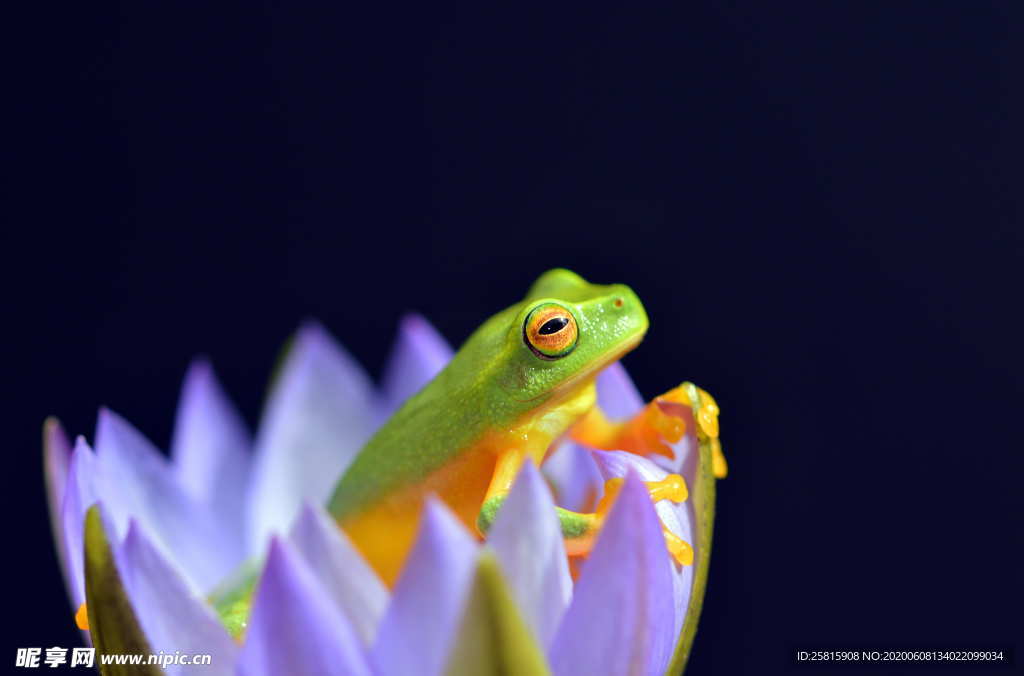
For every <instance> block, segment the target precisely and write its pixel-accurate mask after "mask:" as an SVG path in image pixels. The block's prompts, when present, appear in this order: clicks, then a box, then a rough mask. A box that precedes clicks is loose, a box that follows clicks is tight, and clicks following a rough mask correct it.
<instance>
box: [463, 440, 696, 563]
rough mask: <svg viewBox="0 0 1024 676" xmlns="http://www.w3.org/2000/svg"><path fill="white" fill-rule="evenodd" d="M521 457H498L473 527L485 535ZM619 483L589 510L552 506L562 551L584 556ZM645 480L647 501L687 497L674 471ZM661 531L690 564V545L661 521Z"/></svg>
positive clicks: (608, 483)
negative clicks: (557, 521)
mask: <svg viewBox="0 0 1024 676" xmlns="http://www.w3.org/2000/svg"><path fill="white" fill-rule="evenodd" d="M525 456H526V454H525V453H523V452H522V451H518V450H512V451H507V452H505V453H503V454H501V455H500V456H499V457H498V462H497V465H496V466H495V471H494V475H493V477H492V478H491V484H490V487H489V488H488V489H487V495H486V497H485V498H484V503H483V506H482V507H481V509H480V513H479V515H478V516H477V528H478V529H479V530H480V532H481V533H482V534H486V533H487V531H488V530H490V528H491V524H493V523H494V519H495V518H496V517H497V515H498V510H499V509H500V508H501V505H502V504H503V503H504V502H505V498H507V497H508V493H509V490H510V489H511V488H512V482H513V481H514V480H515V477H516V475H517V474H518V472H519V468H520V467H521V466H522V463H523V459H524V458H525ZM623 482H624V480H623V479H621V478H614V479H609V480H608V481H606V482H605V485H604V496H603V497H602V498H601V501H600V502H599V503H598V505H597V508H596V509H595V511H593V512H573V511H571V510H568V509H563V508H562V507H555V511H556V512H557V514H558V520H559V523H560V525H561V529H562V537H564V538H565V548H566V552H567V553H568V554H569V555H570V556H579V555H586V554H588V553H589V552H590V550H591V548H592V547H593V545H594V542H595V541H596V536H597V534H598V533H599V532H600V530H601V526H602V525H604V520H605V517H606V516H607V515H608V512H609V510H610V509H611V506H612V504H614V502H615V498H616V497H617V496H618V494H619V491H620V490H621V488H622V484H623ZM645 483H646V485H647V490H648V491H649V492H650V494H651V500H652V501H654V502H657V501H659V500H671V501H672V502H683V501H684V500H686V498H687V497H688V491H687V488H686V482H685V480H684V479H683V477H681V476H679V475H678V474H669V475H668V476H666V477H665V478H664V479H662V480H661V481H647V482H645ZM662 532H663V533H664V535H665V544H666V546H667V547H668V550H669V553H670V554H672V557H673V558H674V559H675V560H676V561H677V562H678V563H680V564H681V565H684V566H688V565H691V564H692V563H693V548H692V547H691V546H690V544H689V543H688V542H686V541H685V540H683V539H682V538H680V537H679V536H677V535H676V534H675V533H672V532H671V531H670V530H669V529H668V528H666V527H665V526H664V524H663V525H662Z"/></svg>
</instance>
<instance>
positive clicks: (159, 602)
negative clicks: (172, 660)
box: [116, 520, 238, 676]
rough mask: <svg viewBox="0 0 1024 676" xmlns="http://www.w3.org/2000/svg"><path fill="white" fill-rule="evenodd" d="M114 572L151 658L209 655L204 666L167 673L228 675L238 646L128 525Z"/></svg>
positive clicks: (172, 667)
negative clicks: (168, 655)
mask: <svg viewBox="0 0 1024 676" xmlns="http://www.w3.org/2000/svg"><path fill="white" fill-rule="evenodd" d="M116 556H117V567H118V571H119V572H120V575H121V581H122V583H123V584H124V586H125V590H126V591H127V593H128V597H129V598H130V599H131V602H132V608H133V609H134V610H135V616H136V618H138V621H139V624H140V626H141V627H142V631H143V632H144V633H145V634H146V639H147V641H148V643H149V647H150V648H151V650H152V651H153V652H154V653H159V652H161V651H162V652H164V653H166V654H170V655H173V654H175V653H176V652H179V651H180V652H181V653H187V654H199V653H201V654H209V655H210V656H211V659H210V664H209V665H208V666H191V665H189V666H183V665H173V664H172V665H168V666H167V667H166V668H165V671H166V672H167V673H168V674H183V675H184V674H192V673H200V674H224V675H225V676H226V675H227V674H231V673H233V671H234V661H235V655H236V653H237V652H238V646H237V645H236V644H235V642H234V641H233V640H232V639H231V637H230V636H229V635H228V633H227V631H226V630H225V629H224V626H223V625H222V624H221V623H220V621H219V620H218V619H217V616H216V615H215V614H214V612H213V610H212V609H211V608H210V606H209V605H208V604H207V603H206V602H205V601H204V600H203V599H202V598H201V597H200V596H198V595H197V594H196V592H195V590H193V589H192V588H190V587H189V585H188V583H187V582H186V581H185V580H184V579H183V578H182V577H181V576H180V574H179V571H177V570H176V569H175V567H174V565H173V564H171V563H170V562H169V561H167V560H166V559H165V558H164V557H163V555H161V554H160V552H159V551H158V550H157V548H156V547H155V546H154V545H153V544H152V543H151V542H150V540H149V539H148V538H147V537H146V536H145V535H143V533H142V532H141V529H140V527H139V526H138V524H137V523H136V522H135V521H134V520H133V521H132V522H131V523H130V525H129V526H128V535H127V536H126V537H125V540H124V543H123V544H122V545H121V546H120V547H119V548H118V550H117V555H116Z"/></svg>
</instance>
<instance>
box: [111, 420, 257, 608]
mask: <svg viewBox="0 0 1024 676" xmlns="http://www.w3.org/2000/svg"><path fill="white" fill-rule="evenodd" d="M96 457H97V460H98V464H99V467H100V477H101V486H102V489H101V491H100V495H102V497H103V501H104V503H105V504H106V505H107V507H108V508H109V510H110V516H111V519H112V525H113V527H114V530H115V533H116V534H117V535H118V537H123V536H124V534H125V533H126V531H127V529H128V519H129V518H131V517H135V518H136V519H138V520H139V523H140V524H142V525H143V526H144V527H145V528H146V532H147V533H150V534H151V535H152V536H153V539H154V542H155V544H156V545H157V546H158V547H159V548H160V549H161V551H162V552H163V553H164V554H165V555H166V556H167V557H168V558H169V559H170V560H172V561H173V562H174V563H175V564H177V565H178V567H179V568H181V569H182V570H183V571H184V572H185V574H186V575H187V576H188V578H189V581H190V582H191V583H192V584H194V585H195V586H196V587H198V588H199V589H201V590H203V591H208V590H210V589H212V588H213V586H214V585H216V584H217V583H218V582H219V581H220V580H221V579H222V578H223V577H224V576H225V575H227V574H228V573H229V572H230V571H231V570H232V568H234V566H236V565H237V564H238V563H239V558H238V552H234V551H231V550H230V549H229V548H227V547H224V546H223V543H222V541H221V537H220V535H221V534H220V532H219V531H218V529H217V526H216V523H215V521H214V520H212V519H211V518H210V517H209V512H208V511H207V510H205V509H202V508H201V507H200V506H199V505H198V504H197V503H195V502H194V501H193V500H192V499H191V498H190V497H189V495H188V494H187V493H186V492H185V490H184V489H183V488H182V487H181V485H180V484H178V481H177V477H176V476H174V473H173V471H172V469H171V467H170V465H169V464H168V463H167V461H166V459H165V458H164V457H163V456H162V455H161V454H160V452H159V451H158V450H157V449H156V447H155V446H153V444H151V443H150V442H149V440H148V439H146V438H145V437H144V436H142V434H140V433H139V431H138V430H136V429H135V428H134V427H132V426H131V425H130V424H128V422H127V421H126V420H124V419H123V418H121V417H120V416H118V415H117V414H115V413H113V412H111V411H109V410H106V409H103V410H101V411H100V417H99V423H98V424H97V427H96Z"/></svg>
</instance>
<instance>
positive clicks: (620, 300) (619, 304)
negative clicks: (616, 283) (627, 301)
mask: <svg viewBox="0 0 1024 676" xmlns="http://www.w3.org/2000/svg"><path fill="white" fill-rule="evenodd" d="M614 305H615V307H622V299H621V298H616V299H615V303H614Z"/></svg>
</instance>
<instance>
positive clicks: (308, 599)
mask: <svg viewBox="0 0 1024 676" xmlns="http://www.w3.org/2000/svg"><path fill="white" fill-rule="evenodd" d="M238 673H239V674H240V676H281V675H283V674H287V676H321V674H325V675H327V676H334V675H336V676H369V674H370V670H369V668H368V666H367V663H366V655H365V653H364V652H363V650H362V647H361V646H360V645H359V639H358V638H356V635H355V632H354V631H353V630H352V627H351V625H349V623H348V620H347V619H346V618H345V616H344V614H343V613H342V612H341V611H340V610H339V609H338V608H337V606H335V605H334V603H333V602H332V601H331V600H330V599H329V598H328V597H327V595H326V593H325V592H324V589H323V588H322V587H321V586H320V585H319V583H318V582H317V579H316V576H315V575H314V574H313V573H312V572H311V571H310V570H309V568H308V566H306V563H305V561H304V560H303V559H302V557H301V556H300V555H299V554H298V553H296V552H294V551H292V549H291V545H289V544H288V543H286V542H284V541H282V540H280V539H278V538H273V539H272V540H271V543H270V553H269V554H268V555H267V564H266V566H265V568H264V569H263V574H262V575H261V576H260V581H259V586H258V587H257V589H256V592H255V595H254V596H253V605H252V614H251V616H250V618H249V625H248V627H247V628H246V633H245V645H244V646H242V652H241V655H240V657H239V660H238Z"/></svg>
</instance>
